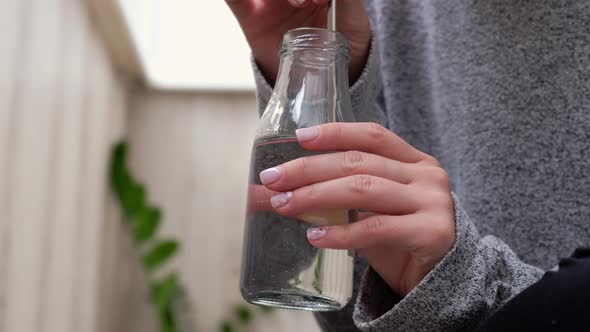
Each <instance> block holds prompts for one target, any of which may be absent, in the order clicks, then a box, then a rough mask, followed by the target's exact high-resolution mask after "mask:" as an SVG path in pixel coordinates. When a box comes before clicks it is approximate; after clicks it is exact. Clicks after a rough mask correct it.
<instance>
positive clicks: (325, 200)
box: [270, 175, 421, 216]
mask: <svg viewBox="0 0 590 332" xmlns="http://www.w3.org/2000/svg"><path fill="white" fill-rule="evenodd" d="M418 196H419V195H418V193H417V192H416V190H415V189H414V188H413V187H410V186H408V185H404V184H401V183H397V182H393V181H391V180H387V179H384V178H380V177H376V176H370V175H353V176H348V177H344V178H338V179H334V180H329V181H325V182H319V183H314V184H312V185H309V186H305V187H301V188H299V189H296V190H294V191H289V192H284V193H281V194H277V195H275V196H273V197H272V198H271V199H270V201H271V205H272V207H273V208H274V209H275V211H277V212H278V213H279V214H282V215H285V216H297V215H300V214H303V213H306V212H310V211H311V212H312V211H315V210H332V209H347V210H348V209H366V210H368V211H371V212H375V213H385V214H392V215H401V214H410V213H414V212H416V211H418V210H419V207H420V204H419V202H420V200H421V198H420V197H418Z"/></svg>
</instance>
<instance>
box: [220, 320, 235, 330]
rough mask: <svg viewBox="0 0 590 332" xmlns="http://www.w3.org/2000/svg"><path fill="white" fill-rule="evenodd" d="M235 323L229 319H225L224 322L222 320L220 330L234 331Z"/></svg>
mask: <svg viewBox="0 0 590 332" xmlns="http://www.w3.org/2000/svg"><path fill="white" fill-rule="evenodd" d="M234 330H235V329H234V325H233V324H232V323H231V322H230V321H227V320H224V321H223V322H221V325H220V326H219V331H220V332H234Z"/></svg>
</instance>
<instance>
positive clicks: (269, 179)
mask: <svg viewBox="0 0 590 332" xmlns="http://www.w3.org/2000/svg"><path fill="white" fill-rule="evenodd" d="M281 175H282V174H281V170H280V169H278V168H276V167H273V168H269V169H265V170H264V171H262V172H260V182H262V184H264V185H266V184H272V183H275V182H277V181H279V179H280V178H281Z"/></svg>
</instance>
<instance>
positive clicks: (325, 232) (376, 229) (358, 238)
mask: <svg viewBox="0 0 590 332" xmlns="http://www.w3.org/2000/svg"><path fill="white" fill-rule="evenodd" d="M419 219H420V218H419V215H418V214H412V215H404V216H385V215H375V216H372V217H369V218H366V219H364V220H361V221H358V222H355V223H351V224H347V225H338V226H327V227H318V228H310V229H309V230H308V231H307V238H308V240H309V242H310V243H311V244H312V245H314V246H316V247H318V248H331V249H363V248H371V247H377V246H383V245H387V246H393V247H396V248H403V249H408V248H410V247H412V246H413V245H414V239H416V234H417V233H418V232H419V231H420V230H421V229H422V225H421V224H420V220H419Z"/></svg>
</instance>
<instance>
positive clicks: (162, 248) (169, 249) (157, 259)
mask: <svg viewBox="0 0 590 332" xmlns="http://www.w3.org/2000/svg"><path fill="white" fill-rule="evenodd" d="M177 251H178V242H177V241H175V240H166V241H161V242H159V243H158V244H156V245H155V246H154V247H153V248H152V249H151V250H150V251H149V252H148V253H147V254H146V255H145V256H144V257H143V265H144V267H145V268H146V269H147V270H148V271H151V270H153V269H155V268H156V267H158V266H160V265H162V264H163V263H165V262H166V261H167V260H168V259H170V258H171V257H172V256H174V254H176V252H177Z"/></svg>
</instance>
